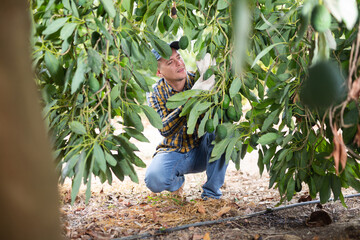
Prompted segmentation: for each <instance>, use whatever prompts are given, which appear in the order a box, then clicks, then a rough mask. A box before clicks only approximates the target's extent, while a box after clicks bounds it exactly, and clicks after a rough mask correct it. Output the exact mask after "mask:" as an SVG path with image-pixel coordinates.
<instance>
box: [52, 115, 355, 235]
mask: <svg viewBox="0 0 360 240" xmlns="http://www.w3.org/2000/svg"><path fill="white" fill-rule="evenodd" d="M144 125H145V132H144V135H145V136H146V137H147V138H148V139H149V140H150V143H140V142H137V141H133V142H134V143H135V144H136V145H137V147H138V148H139V150H140V152H139V153H138V155H139V157H141V158H142V159H143V161H144V162H145V163H146V164H149V163H150V162H151V156H152V154H153V153H154V151H155V147H156V145H157V143H158V142H159V141H160V140H161V136H160V134H159V133H158V131H157V130H156V129H154V128H153V127H152V126H151V125H150V124H149V123H148V122H147V121H144ZM119 131H121V130H120V129H119ZM137 172H138V175H139V179H140V182H139V184H135V183H133V182H131V181H130V179H128V178H127V179H125V181H123V182H121V181H119V180H115V179H116V178H114V181H113V184H112V185H111V186H110V185H109V184H106V183H105V184H101V183H100V182H99V180H98V179H96V181H95V183H94V184H93V185H92V197H91V199H90V202H89V203H88V204H87V205H86V204H85V201H84V199H85V198H84V192H85V186H82V188H81V191H80V195H79V197H78V198H77V200H76V201H75V203H74V205H71V204H70V189H71V182H70V181H66V182H65V184H64V185H61V186H60V187H59V189H60V197H61V213H62V222H63V229H64V235H65V236H66V238H67V239H113V238H115V239H140V238H147V239H181V240H187V239H192V240H196V239H263V240H264V239H287V240H297V239H360V198H359V197H354V198H347V199H346V205H347V208H345V207H344V206H342V205H341V203H339V202H329V203H327V204H324V205H320V204H309V205H305V206H297V207H293V208H288V209H284V210H276V209H275V210H274V211H268V212H266V213H262V212H261V211H264V210H266V209H269V208H272V209H273V208H274V207H275V206H276V204H278V203H279V200H280V198H279V194H278V192H277V190H275V189H268V182H269V177H268V175H267V174H266V173H264V174H263V175H262V176H260V175H259V173H258V168H257V155H256V153H255V152H253V153H250V154H248V155H247V156H246V157H245V159H244V160H243V161H242V162H241V169H240V171H237V170H236V169H235V167H234V164H230V166H229V168H228V171H227V175H226V180H225V185H224V186H223V188H222V192H223V197H222V199H221V200H218V201H217V200H210V201H203V200H201V198H200V195H201V185H202V184H203V183H204V182H205V181H206V175H205V174H204V173H199V174H192V175H187V176H186V181H185V186H184V193H185V195H184V196H185V197H184V198H183V199H181V198H178V197H176V196H172V195H171V194H170V193H167V192H163V193H161V194H153V193H151V192H150V191H149V190H148V189H147V188H146V187H145V183H144V175H145V169H140V168H137ZM306 191H307V188H306V186H303V190H302V192H300V193H298V194H297V195H296V196H294V198H293V200H292V201H291V202H287V203H286V205H287V206H290V205H291V204H295V203H297V202H298V200H299V199H300V198H301V197H302V196H307V192H306ZM343 193H344V194H345V195H350V194H356V191H354V190H352V189H345V190H344V192H343ZM284 205H285V204H283V205H281V206H284ZM320 208H322V209H320ZM313 212H316V213H319V212H320V214H321V213H322V214H324V216H323V215H321V216H323V217H322V218H320V220H317V219H315V220H314V219H313V217H311V218H310V216H311V214H312V213H313ZM254 213H255V215H256V216H252V214H254ZM257 213H259V214H257ZM260 213H262V214H260ZM313 216H314V215H313ZM327 218H329V219H330V221H331V223H330V224H328V225H326V224H322V223H323V222H326V221H325V220H327ZM223 219H225V221H224V222H222V223H218V222H220V221H222V220H223ZM226 219H228V220H226ZM205 221H210V222H207V223H208V224H206V225H203V226H199V224H197V223H199V222H205ZM186 224H193V225H190V226H187V227H184V228H183V230H179V226H180V227H181V226H183V225H186ZM160 231H166V232H165V233H162V234H159V233H160Z"/></svg>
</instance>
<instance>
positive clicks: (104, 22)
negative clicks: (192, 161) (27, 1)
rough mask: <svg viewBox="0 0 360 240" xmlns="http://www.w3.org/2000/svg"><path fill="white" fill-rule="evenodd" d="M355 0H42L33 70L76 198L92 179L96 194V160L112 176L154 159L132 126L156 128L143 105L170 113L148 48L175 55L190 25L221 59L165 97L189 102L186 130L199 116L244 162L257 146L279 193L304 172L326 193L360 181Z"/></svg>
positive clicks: (36, 8)
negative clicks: (149, 100) (173, 45)
mask: <svg viewBox="0 0 360 240" xmlns="http://www.w3.org/2000/svg"><path fill="white" fill-rule="evenodd" d="M344 2H346V3H344ZM344 2H342V4H340V0H327V1H326V0H324V1H317V0H309V1H288V0H258V1H255V0H253V1H248V2H245V1H233V3H231V1H230V0H177V1H171V0H165V1H160V0H152V1H147V0H122V1H112V0H100V1H85V0H33V1H31V9H32V19H33V36H32V41H33V59H34V61H33V63H34V69H35V72H36V81H37V83H38V85H39V87H40V89H41V92H42V96H43V101H44V115H45V116H46V119H47V122H48V125H49V131H50V133H51V136H52V139H53V144H54V148H55V157H56V159H57V163H58V170H59V174H60V181H61V182H63V181H64V179H65V178H66V177H69V178H71V179H72V181H73V188H72V189H73V190H72V200H74V199H75V197H76V195H77V193H78V191H79V187H80V185H81V182H82V181H83V182H84V183H85V184H87V186H88V188H87V199H89V197H90V187H91V179H92V176H93V174H94V175H95V176H98V177H100V179H101V180H102V182H105V181H106V180H107V181H108V182H109V183H110V184H111V181H112V173H114V175H115V176H117V177H118V178H119V179H120V180H123V179H124V176H129V177H130V178H131V179H132V180H133V181H135V182H137V181H138V178H137V175H136V172H135V170H134V167H133V165H136V166H140V167H145V164H144V163H143V162H142V161H141V159H139V158H138V157H137V156H136V155H135V153H134V152H136V151H137V150H138V149H137V148H136V146H135V145H133V144H132V143H130V142H129V139H130V138H132V137H133V138H136V139H138V140H140V141H147V139H146V138H145V137H144V135H143V134H142V133H141V132H142V131H143V129H144V127H143V125H142V123H141V116H143V114H142V113H144V114H145V115H146V116H147V117H148V118H149V120H150V122H151V123H152V124H153V126H155V127H157V128H161V127H162V124H161V120H160V118H159V116H158V115H157V114H156V112H155V111H154V110H152V109H151V108H150V107H148V106H147V104H146V101H145V92H147V91H149V90H150V85H151V84H152V83H153V80H152V78H151V76H153V75H154V73H155V72H156V68H157V62H156V59H155V57H154V56H153V55H152V53H151V49H152V48H154V49H156V50H157V51H158V52H159V53H160V54H161V55H162V56H163V57H165V58H167V57H169V56H170V54H171V49H170V47H169V46H168V45H167V44H166V42H168V41H170V40H174V39H180V38H181V47H182V49H186V50H187V51H190V52H194V53H195V54H196V55H195V56H196V60H200V59H202V57H204V56H205V54H206V53H210V54H211V56H212V57H214V58H215V59H216V62H217V64H216V66H212V67H210V68H209V69H208V70H207V72H206V73H205V75H206V76H205V78H207V77H209V76H210V75H212V74H215V76H216V86H215V88H214V89H213V90H212V91H210V92H202V91H199V90H190V91H186V92H183V93H180V94H177V95H175V96H173V97H172V98H171V99H170V100H169V102H168V104H167V106H168V107H169V108H175V107H177V106H179V105H183V104H185V103H186V104H185V106H184V109H183V111H182V113H181V115H182V116H187V118H188V133H189V134H192V133H193V131H194V129H195V124H196V123H197V122H199V123H200V127H199V135H200V136H202V135H203V134H204V133H205V132H206V131H213V130H215V131H216V134H217V135H218V137H217V140H216V141H215V142H214V144H215V147H214V150H213V153H212V157H211V160H210V161H214V160H216V159H218V158H219V156H220V155H221V154H225V156H226V160H227V161H230V160H232V161H233V162H234V163H235V165H236V167H237V168H240V162H241V159H243V158H244V157H245V155H246V153H248V152H251V151H254V150H256V151H258V153H259V159H258V166H259V169H260V172H261V173H262V172H263V171H264V169H265V168H266V170H267V171H268V172H269V174H270V176H271V179H270V184H269V187H274V186H275V187H276V188H278V190H279V193H280V195H281V196H282V200H286V199H287V200H290V199H291V198H292V197H293V195H294V192H295V191H299V190H301V188H302V186H303V185H304V184H303V183H306V184H307V185H308V186H309V191H310V194H311V196H312V197H315V196H316V195H317V193H320V199H321V201H322V202H325V201H327V200H328V199H329V197H330V195H331V192H333V195H334V198H335V199H339V198H340V199H341V200H343V196H342V193H341V188H342V187H349V186H351V187H354V188H355V189H357V190H358V191H360V182H359V181H358V180H357V179H358V178H359V177H360V168H359V163H358V160H359V151H360V148H359V144H360V140H359V139H360V133H359V131H360V130H358V129H359V127H358V125H359V104H358V98H359V89H360V83H359V80H358V78H357V63H358V61H357V60H358V58H359V56H358V50H359V47H360V46H359V44H358V42H357V40H359V41H360V39H358V38H357V34H358V29H357V27H358V24H357V3H356V2H355V1H352V0H348V1H344ZM319 4H320V6H321V7H319V6H318V5H319ZM340 5H341V6H340ZM319 9H320V10H319ZM249 13H250V14H249ZM328 21H330V22H328ZM315 29H316V30H315ZM328 79H331V80H328ZM345 79H346V80H345ZM356 87H357V88H356ZM189 97H192V98H191V99H190V100H188V99H189ZM243 112H245V114H244V115H243V116H242V113H243ZM115 116H121V120H120V122H119V123H120V124H121V125H123V131H122V133H121V134H120V135H114V134H113V130H114V129H113V127H112V124H111V121H112V119H113V118H114V117H115Z"/></svg>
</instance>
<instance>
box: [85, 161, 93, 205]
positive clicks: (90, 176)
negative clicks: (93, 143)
mask: <svg viewBox="0 0 360 240" xmlns="http://www.w3.org/2000/svg"><path fill="white" fill-rule="evenodd" d="M94 162H95V159H94V158H92V159H91V164H90V169H89V174H88V182H87V184H86V192H85V204H88V203H89V200H90V197H91V180H92V172H93V169H94Z"/></svg>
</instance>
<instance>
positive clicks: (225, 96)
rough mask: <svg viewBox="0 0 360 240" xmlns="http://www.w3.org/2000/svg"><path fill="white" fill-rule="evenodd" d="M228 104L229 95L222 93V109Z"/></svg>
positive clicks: (226, 107)
mask: <svg viewBox="0 0 360 240" xmlns="http://www.w3.org/2000/svg"><path fill="white" fill-rule="evenodd" d="M229 104H230V98H229V96H228V95H227V94H225V95H224V101H223V103H222V107H223V109H228V107H229Z"/></svg>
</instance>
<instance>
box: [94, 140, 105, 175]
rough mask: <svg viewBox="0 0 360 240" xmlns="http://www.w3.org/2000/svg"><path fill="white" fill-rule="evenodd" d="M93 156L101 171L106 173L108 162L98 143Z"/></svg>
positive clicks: (95, 145)
mask: <svg viewBox="0 0 360 240" xmlns="http://www.w3.org/2000/svg"><path fill="white" fill-rule="evenodd" d="M93 154H94V155H93V156H94V158H95V161H96V162H97V163H98V164H99V167H100V170H101V171H103V173H106V160H105V156H104V152H103V150H102V148H101V147H100V145H99V144H98V143H97V142H95V143H94V152H93Z"/></svg>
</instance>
